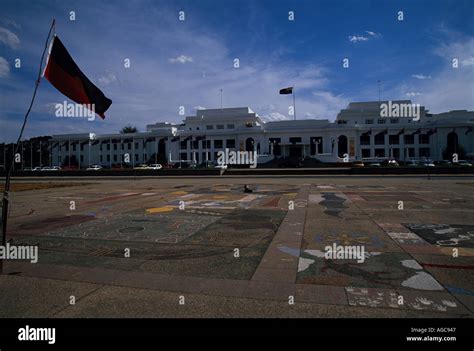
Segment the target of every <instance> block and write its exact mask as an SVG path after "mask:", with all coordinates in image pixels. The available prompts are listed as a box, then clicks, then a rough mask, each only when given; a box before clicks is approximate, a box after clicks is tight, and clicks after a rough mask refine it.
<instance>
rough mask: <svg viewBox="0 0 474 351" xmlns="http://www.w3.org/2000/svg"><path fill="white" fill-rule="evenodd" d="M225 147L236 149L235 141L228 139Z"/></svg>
mask: <svg viewBox="0 0 474 351" xmlns="http://www.w3.org/2000/svg"><path fill="white" fill-rule="evenodd" d="M225 147H227V148H229V149H233V148H235V139H227V140H226V141H225Z"/></svg>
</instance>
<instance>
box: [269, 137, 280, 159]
mask: <svg viewBox="0 0 474 351" xmlns="http://www.w3.org/2000/svg"><path fill="white" fill-rule="evenodd" d="M269 141H270V145H271V149H272V151H273V155H274V156H280V155H281V146H280V143H281V138H269Z"/></svg>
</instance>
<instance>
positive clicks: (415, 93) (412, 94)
mask: <svg viewBox="0 0 474 351" xmlns="http://www.w3.org/2000/svg"><path fill="white" fill-rule="evenodd" d="M406 95H407V96H408V97H415V96H420V95H421V93H418V92H413V91H412V92H409V93H407V94H406Z"/></svg>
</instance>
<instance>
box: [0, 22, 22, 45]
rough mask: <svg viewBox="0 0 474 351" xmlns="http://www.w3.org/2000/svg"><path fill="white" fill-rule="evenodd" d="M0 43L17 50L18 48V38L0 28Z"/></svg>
mask: <svg viewBox="0 0 474 351" xmlns="http://www.w3.org/2000/svg"><path fill="white" fill-rule="evenodd" d="M0 42H2V43H3V44H5V45H6V46H8V47H10V48H12V49H17V48H18V47H19V46H20V38H18V36H17V35H16V34H15V33H13V32H11V31H9V30H8V29H6V28H3V27H0Z"/></svg>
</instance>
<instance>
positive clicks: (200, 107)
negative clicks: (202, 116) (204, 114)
mask: <svg viewBox="0 0 474 351" xmlns="http://www.w3.org/2000/svg"><path fill="white" fill-rule="evenodd" d="M194 109H195V110H196V111H197V110H206V108H205V107H204V106H194Z"/></svg>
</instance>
